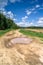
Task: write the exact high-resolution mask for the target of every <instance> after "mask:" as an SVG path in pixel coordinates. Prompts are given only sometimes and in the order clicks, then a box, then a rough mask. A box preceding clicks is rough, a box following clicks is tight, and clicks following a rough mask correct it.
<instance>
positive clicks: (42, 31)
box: [26, 29, 43, 33]
mask: <svg viewBox="0 0 43 65" xmlns="http://www.w3.org/2000/svg"><path fill="white" fill-rule="evenodd" d="M26 30H31V31H35V32H41V33H43V29H26Z"/></svg>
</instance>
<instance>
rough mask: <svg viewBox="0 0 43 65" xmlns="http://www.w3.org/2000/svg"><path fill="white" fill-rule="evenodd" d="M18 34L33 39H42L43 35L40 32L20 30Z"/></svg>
mask: <svg viewBox="0 0 43 65" xmlns="http://www.w3.org/2000/svg"><path fill="white" fill-rule="evenodd" d="M20 32H21V33H23V34H25V35H27V36H34V37H40V38H43V33H41V32H34V31H30V30H24V29H21V30H20Z"/></svg>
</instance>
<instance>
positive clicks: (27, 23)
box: [16, 22, 34, 27]
mask: <svg viewBox="0 0 43 65" xmlns="http://www.w3.org/2000/svg"><path fill="white" fill-rule="evenodd" d="M16 24H17V25H19V26H23V27H28V26H33V25H34V24H33V23H32V22H25V23H24V22H19V23H16Z"/></svg>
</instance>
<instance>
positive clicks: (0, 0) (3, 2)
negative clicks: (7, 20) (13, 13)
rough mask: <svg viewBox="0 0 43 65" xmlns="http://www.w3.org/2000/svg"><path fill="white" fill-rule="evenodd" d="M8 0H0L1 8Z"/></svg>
mask: <svg viewBox="0 0 43 65" xmlns="http://www.w3.org/2000/svg"><path fill="white" fill-rule="evenodd" d="M7 3H8V0H0V8H3V7H5V6H6V5H7Z"/></svg>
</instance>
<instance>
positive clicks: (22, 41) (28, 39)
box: [10, 38, 32, 44]
mask: <svg viewBox="0 0 43 65" xmlns="http://www.w3.org/2000/svg"><path fill="white" fill-rule="evenodd" d="M31 41H32V39H31V38H14V39H12V40H11V41H10V42H11V43H14V44H15V43H23V44H24V43H25V44H28V43H30V42H31Z"/></svg>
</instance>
